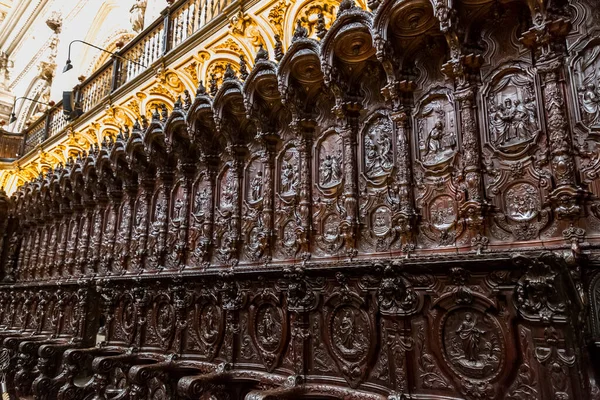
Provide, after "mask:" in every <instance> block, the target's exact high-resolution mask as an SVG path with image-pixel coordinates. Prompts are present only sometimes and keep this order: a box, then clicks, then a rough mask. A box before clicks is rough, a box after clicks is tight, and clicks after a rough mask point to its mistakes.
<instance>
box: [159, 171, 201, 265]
mask: <svg viewBox="0 0 600 400" xmlns="http://www.w3.org/2000/svg"><path fill="white" fill-rule="evenodd" d="M179 170H180V174H181V181H180V184H179V185H180V186H179V191H180V192H181V194H180V195H179V194H178V195H177V198H176V199H174V202H175V203H174V204H173V207H172V211H171V220H170V222H169V233H168V242H167V247H168V251H169V252H170V253H169V255H168V256H167V260H166V266H167V268H171V269H175V268H181V267H182V266H183V264H184V262H185V259H186V243H187V233H188V226H189V215H190V210H189V203H190V198H191V192H192V179H193V176H194V173H195V168H194V164H191V163H182V164H180V165H179Z"/></svg>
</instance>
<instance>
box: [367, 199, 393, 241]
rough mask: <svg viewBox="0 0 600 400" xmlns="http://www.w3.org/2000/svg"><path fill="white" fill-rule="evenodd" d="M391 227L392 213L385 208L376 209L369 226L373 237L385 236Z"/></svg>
mask: <svg viewBox="0 0 600 400" xmlns="http://www.w3.org/2000/svg"><path fill="white" fill-rule="evenodd" d="M391 225H392V213H391V211H390V209H389V208H388V207H386V206H381V207H378V208H377V209H376V210H375V211H374V212H373V214H371V226H372V227H373V233H374V234H375V236H385V235H387V233H388V232H389V231H390V226H391Z"/></svg>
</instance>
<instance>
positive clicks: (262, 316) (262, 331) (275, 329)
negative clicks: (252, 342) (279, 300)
mask: <svg viewBox="0 0 600 400" xmlns="http://www.w3.org/2000/svg"><path fill="white" fill-rule="evenodd" d="M254 326H255V330H256V331H255V333H254V334H255V335H256V339H257V342H258V345H259V346H260V348H261V350H263V351H267V352H270V353H272V352H274V351H276V350H277V349H278V348H279V344H280V342H281V338H282V329H283V317H282V315H281V312H280V311H279V310H278V309H277V308H275V307H273V306H272V305H270V304H265V305H263V306H262V307H260V308H259V309H258V311H257V312H256V322H255V325H254Z"/></svg>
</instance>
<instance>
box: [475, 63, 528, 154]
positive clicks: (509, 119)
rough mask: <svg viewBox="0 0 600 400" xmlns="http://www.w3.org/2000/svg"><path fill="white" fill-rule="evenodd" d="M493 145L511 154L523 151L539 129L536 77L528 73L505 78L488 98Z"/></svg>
mask: <svg viewBox="0 0 600 400" xmlns="http://www.w3.org/2000/svg"><path fill="white" fill-rule="evenodd" d="M486 98H487V107H488V109H487V115H488V124H489V132H490V139H489V140H490V143H491V144H492V145H493V146H494V147H496V148H498V149H499V150H501V151H503V152H507V153H515V152H518V151H521V150H522V148H523V145H524V144H526V143H529V142H531V141H532V140H533V139H535V137H536V134H537V132H538V130H539V122H538V112H537V102H536V98H535V89H534V85H533V80H532V78H531V77H530V76H529V75H527V74H525V73H514V74H507V75H504V76H503V77H502V78H501V79H500V80H498V81H497V82H496V83H495V84H494V85H493V87H492V88H491V91H490V93H489V94H488V95H487V97H486Z"/></svg>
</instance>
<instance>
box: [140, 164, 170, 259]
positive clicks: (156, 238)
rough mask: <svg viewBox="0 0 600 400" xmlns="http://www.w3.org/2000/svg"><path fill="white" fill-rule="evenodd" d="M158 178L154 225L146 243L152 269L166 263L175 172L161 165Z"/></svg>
mask: <svg viewBox="0 0 600 400" xmlns="http://www.w3.org/2000/svg"><path fill="white" fill-rule="evenodd" d="M157 178H158V180H157V186H156V187H157V189H156V191H155V196H154V212H153V217H152V225H151V227H150V233H149V236H148V242H147V244H146V248H147V251H148V263H147V267H148V269H151V270H153V269H156V268H159V267H160V266H162V265H163V263H164V257H165V252H166V241H167V227H168V222H167V219H168V215H169V209H170V206H171V204H170V203H171V202H170V193H171V186H172V184H173V173H172V172H171V171H170V170H169V169H167V168H166V167H164V166H159V170H158V172H157Z"/></svg>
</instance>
